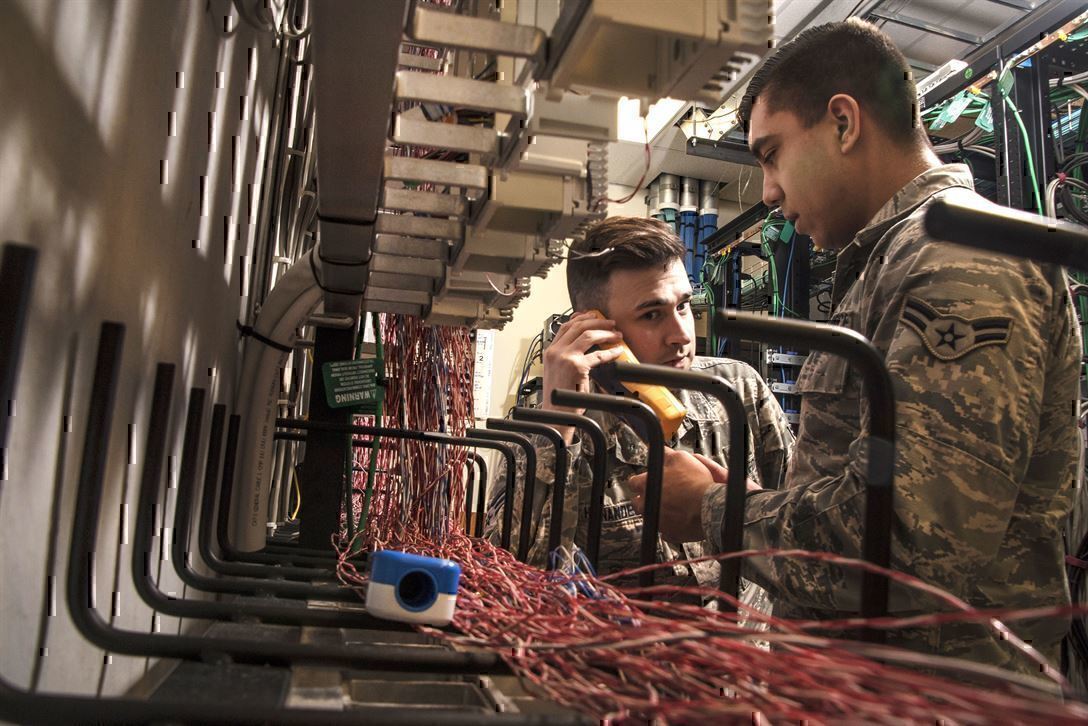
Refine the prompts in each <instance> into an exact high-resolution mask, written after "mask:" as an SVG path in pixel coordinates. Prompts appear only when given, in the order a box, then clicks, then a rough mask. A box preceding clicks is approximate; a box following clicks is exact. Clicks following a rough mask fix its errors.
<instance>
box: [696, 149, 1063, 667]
mask: <svg viewBox="0 0 1088 726" xmlns="http://www.w3.org/2000/svg"><path fill="white" fill-rule="evenodd" d="M937 198H947V199H955V200H956V201H958V202H961V203H964V202H966V203H970V204H973V205H977V206H980V207H981V206H988V205H989V203H988V202H986V201H985V200H984V199H982V198H981V197H979V196H978V195H976V194H975V193H974V191H973V189H972V188H971V175H970V173H969V172H968V169H967V168H966V167H964V166H961V165H949V166H942V167H938V168H935V169H932V170H930V171H928V172H926V173H924V174H922V175H920V176H919V177H917V178H916V179H915V180H914V181H913V182H911V183H910V184H909V185H907V186H906V187H904V188H903V189H902V190H900V192H898V193H897V194H896V195H895V196H894V197H893V198H892V199H891V200H889V201H888V203H887V204H886V205H885V206H884V207H883V208H882V209H881V210H880V212H879V213H878V214H877V215H876V217H875V218H874V219H873V220H872V221H871V223H870V224H869V226H868V227H866V228H865V229H864V230H862V231H861V232H860V233H859V234H858V235H857V236H856V238H855V239H854V240H853V242H852V243H851V244H850V245H848V246H847V247H846V248H845V249H843V250H842V251H841V252H840V253H839V257H838V262H837V266H836V271H835V279H834V290H833V308H832V309H833V318H832V321H833V322H835V323H837V324H839V325H844V326H846V327H849V328H852V329H853V330H856V331H857V332H859V333H861V334H862V335H865V336H867V337H868V338H869V339H870V340H872V341H873V343H874V345H875V346H876V347H877V348H878V349H879V350H880V352H881V353H882V354H883V355H884V358H885V361H886V364H887V366H888V369H889V371H890V372H891V377H892V380H893V382H894V387H895V398H896V405H897V413H896V423H897V427H896V436H897V441H896V461H895V520H894V522H893V525H892V536H893V540H892V566H893V567H894V568H896V569H898V570H901V571H903V572H907V573H910V574H913V575H916V576H918V577H920V578H921V579H923V580H925V581H927V582H930V583H933V584H935V585H938V586H940V587H942V588H944V589H946V590H949V591H951V592H952V593H954V594H955V595H957V596H959V597H961V598H963V599H964V600H966V601H967V602H969V603H971V604H972V605H974V606H975V607H979V608H1022V607H1023V608H1026V607H1035V606H1046V605H1060V604H1063V603H1068V602H1069V593H1068V586H1067V582H1066V575H1065V571H1064V567H1063V554H1064V553H1063V545H1062V536H1061V527H1062V522H1063V520H1064V519H1065V517H1066V515H1067V513H1068V511H1069V509H1070V506H1071V502H1072V494H1073V486H1074V483H1075V477H1076V473H1075V469H1076V463H1077V458H1078V442H1077V425H1076V417H1077V405H1078V404H1077V400H1078V395H1077V394H1078V391H1077V386H1078V371H1077V366H1078V361H1079V359H1080V350H1081V349H1080V343H1079V338H1078V336H1079V331H1078V329H1077V328H1076V327H1075V320H1076V319H1075V317H1074V314H1073V308H1072V303H1071V300H1070V296H1069V292H1068V285H1067V280H1066V276H1065V273H1064V272H1063V271H1062V270H1061V269H1059V268H1057V267H1054V266H1046V265H1037V264H1035V263H1032V262H1028V261H1024V260H1019V259H1014V258H1011V257H1004V256H1000V255H994V254H991V253H988V252H982V251H976V250H973V249H969V248H966V247H960V246H956V245H952V244H948V243H942V242H939V241H935V240H933V239H931V238H929V237H928V236H927V235H926V233H925V231H924V229H923V227H922V215H923V211H924V209H925V206H926V204H927V203H929V202H930V201H931V200H933V199H937ZM1040 244H1045V240H1040ZM859 383H860V381H859V377H858V376H857V374H856V373H855V372H854V371H852V370H850V369H849V368H848V366H847V365H846V362H845V361H844V360H843V359H841V358H838V357H833V356H830V355H827V354H823V353H813V354H812V355H810V356H809V358H808V361H807V362H806V364H805V366H804V368H803V369H802V371H801V374H800V375H799V377H798V381H797V385H798V388H799V389H800V391H801V393H802V396H803V399H802V400H803V403H802V408H801V424H800V430H799V433H798V440H797V445H796V450H795V453H794V456H793V459H792V464H791V466H790V469H789V472H788V474H787V477H786V485H785V487H783V489H782V491H778V492H760V493H753V494H750V495H749V497H748V499H747V502H746V507H745V520H746V524H745V542H744V544H745V547H749V548H755V549H762V548H768V547H781V548H795V547H796V548H801V549H806V550H823V551H828V552H835V553H841V554H844V555H849V556H853V557H858V556H860V542H861V534H862V521H863V514H864V493H863V486H864V483H863V472H864V471H865V461H866V459H865V454H866V450H867V447H866V445H865V438H864V437H863V435H862V431H863V430H864V425H865V422H866V420H867V417H868V415H869V412H868V406H867V404H866V401H865V400H864V397H863V396H862V395H861V390H860V385H859ZM723 504H724V493H723V492H722V491H721V490H720V488H715V489H712V490H710V491H709V492H708V493H707V495H706V497H705V498H704V502H703V525H704V529H705V530H706V532H707V533H708V535H710V536H711V537H714V536H715V535H716V533H717V526H718V523H720V521H721V516H722V509H723ZM712 542H713V543H714V546H715V547H717V546H719V545H720V542H719V541H716V540H712ZM745 576H747V577H749V578H751V579H753V580H754V581H756V582H758V583H759V584H761V585H763V586H764V587H765V588H767V589H768V590H769V591H770V593H771V597H772V599H773V600H774V602H775V611H776V614H780V615H786V616H795V617H825V618H826V617H831V616H835V615H837V614H842V613H848V612H856V608H857V607H858V599H859V598H858V594H859V579H860V578H858V577H855V576H853V575H852V574H849V575H848V574H847V573H845V572H844V571H843V570H841V569H839V568H835V567H829V566H826V565H817V564H814V563H805V562H801V561H799V560H788V559H775V560H773V561H769V560H768V559H767V558H764V559H761V560H758V561H755V560H753V561H750V562H749V563H748V565H747V566H746V569H745ZM892 610H893V611H894V612H895V613H897V614H905V613H915V612H919V613H920V612H932V611H933V610H934V603H933V601H932V599H930V598H926V597H924V596H918V595H916V594H915V593H913V592H908V591H905V590H904V589H902V588H899V587H897V586H893V588H892ZM1066 625H1067V624H1066V623H1065V622H1063V621H1061V620H1045V621H1021V622H1017V623H1013V624H1012V625H1011V627H1012V629H1013V630H1014V631H1016V632H1017V633H1018V634H1019V635H1020V636H1021V637H1022V638H1023V639H1024V640H1026V641H1028V642H1029V643H1032V644H1033V645H1034V646H1035V647H1036V648H1037V649H1038V650H1040V651H1042V652H1043V653H1044V654H1045V655H1046V656H1048V657H1049V658H1051V659H1052V660H1054V659H1056V658H1057V656H1058V648H1059V644H1060V641H1061V638H1062V636H1063V635H1064V633H1065V630H1066ZM889 642H892V643H896V644H899V645H906V646H908V647H913V648H916V649H921V650H926V651H931V652H933V651H936V652H940V653H942V654H945V655H950V656H958V657H963V658H969V659H973V660H977V661H980V662H985V663H989V664H994V665H1002V666H1005V667H1009V668H1012V669H1015V670H1021V671H1023V672H1027V673H1032V674H1035V675H1037V674H1038V668H1037V666H1034V664H1030V663H1027V662H1025V659H1024V658H1023V657H1020V656H1017V655H1015V654H1014V653H1013V651H1012V650H1011V649H1010V648H1009V647H1007V646H1006V645H1004V644H1003V643H1002V642H1000V639H999V638H998V637H996V636H995V635H994V634H993V633H992V631H990V630H988V629H987V628H986V627H985V626H982V625H949V626H945V627H940V628H933V629H926V630H918V629H916V630H910V631H902V632H898V631H893V632H891V633H890V634H889Z"/></svg>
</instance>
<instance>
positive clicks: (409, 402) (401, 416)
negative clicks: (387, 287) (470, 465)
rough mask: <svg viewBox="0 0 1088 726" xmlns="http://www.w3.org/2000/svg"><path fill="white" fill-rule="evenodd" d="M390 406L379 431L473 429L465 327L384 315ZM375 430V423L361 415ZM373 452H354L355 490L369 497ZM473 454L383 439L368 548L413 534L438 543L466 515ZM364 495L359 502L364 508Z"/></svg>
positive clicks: (368, 527)
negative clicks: (383, 428)
mask: <svg viewBox="0 0 1088 726" xmlns="http://www.w3.org/2000/svg"><path fill="white" fill-rule="evenodd" d="M383 318H384V320H383V322H382V325H381V328H382V330H381V334H382V340H383V344H384V348H385V352H384V357H385V375H386V380H387V382H386V388H385V404H384V412H383V414H384V415H383V421H382V422H381V425H383V426H388V427H394V428H401V429H405V430H415V431H437V432H446V433H449V434H451V435H454V436H463V435H464V433H465V430H466V429H467V428H468V427H469V426H470V425H471V423H472V372H473V363H474V349H473V344H472V341H471V340H470V336H469V332H468V330H467V329H466V328H449V327H437V326H426V325H424V324H423V322H422V321H421V320H420V319H419V318H414V317H407V316H401V315H386V316H383ZM357 420H358V423H361V424H364V425H366V424H370V423H372V422H373V417H359V418H358V419H357ZM370 455H371V452H370V450H369V449H358V450H356V455H355V456H356V459H355V463H356V469H357V474H356V477H355V484H354V487H355V489H357V490H359V491H365V489H366V486H367V480H366V479H367V475H366V471H367V468H368V466H369V463H370ZM466 458H467V451H466V450H465V449H464V447H460V446H444V445H439V444H433V443H424V442H421V441H410V440H407V439H391V438H386V439H383V440H382V445H381V447H380V449H379V452H378V462H377V471H376V476H375V481H374V489H373V495H372V499H371V502H370V509H369V513H368V518H367V522H366V526H365V528H364V529H363V531H362V532H361V533H360V536H361V537H362V538H363V541H362V542H361V543H356V544H357V545H360V544H361V545H362V547H363V548H365V549H375V548H381V547H383V546H387V545H386V543H388V542H394V541H400V540H401V539H404V538H411V537H413V536H415V535H417V534H418V535H419V536H424V537H427V538H428V539H429V540H434V541H440V540H441V539H442V538H443V537H444V536H445V535H446V534H447V532H448V531H450V529H451V527H453V526H454V524H453V523H455V522H458V523H459V522H461V521H463V519H464V514H465V509H464V507H465V479H464V465H465V460H466ZM360 500H361V497H359V496H357V497H356V502H357V503H358V502H359V501H360Z"/></svg>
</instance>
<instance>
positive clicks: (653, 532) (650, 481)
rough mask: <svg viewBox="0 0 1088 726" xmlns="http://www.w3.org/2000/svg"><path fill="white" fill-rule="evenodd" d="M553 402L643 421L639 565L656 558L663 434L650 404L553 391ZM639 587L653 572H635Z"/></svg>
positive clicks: (647, 584)
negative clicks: (643, 486) (644, 445)
mask: <svg viewBox="0 0 1088 726" xmlns="http://www.w3.org/2000/svg"><path fill="white" fill-rule="evenodd" d="M552 403H553V404H555V405H556V406H569V407H571V408H593V409H599V410H601V411H608V412H609V413H614V414H617V415H629V416H635V417H637V418H638V419H639V420H641V421H642V422H643V423H644V424H645V428H646V432H647V438H648V439H649V440H648V441H647V442H646V443H647V444H648V446H649V453H648V454H647V457H646V500H645V508H644V510H643V515H642V542H641V544H640V546H639V566H640V567H645V566H646V565H652V564H654V563H655V562H656V561H657V533H658V530H659V528H660V526H661V473H662V469H663V467H664V464H665V434H664V432H662V430H661V422H660V421H658V420H657V415H656V414H655V413H654V412H653V409H651V408H650V407H649V406H647V405H646V404H645V403H643V402H642V401H639V400H637V399H634V398H624V397H622V396H609V395H606V394H603V393H581V392H578V391H566V390H562V389H559V390H555V391H552ZM638 584H639V587H652V586H653V584H654V571H653V570H646V571H644V572H640V573H639V575H638Z"/></svg>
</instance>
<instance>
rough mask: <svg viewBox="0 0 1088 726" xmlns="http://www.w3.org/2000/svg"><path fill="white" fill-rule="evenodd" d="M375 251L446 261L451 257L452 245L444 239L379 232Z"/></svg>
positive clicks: (375, 241) (375, 242) (375, 240)
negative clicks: (419, 237)
mask: <svg viewBox="0 0 1088 726" xmlns="http://www.w3.org/2000/svg"><path fill="white" fill-rule="evenodd" d="M374 252H375V253H379V254H383V255H398V256H400V257H422V258H424V259H428V260H441V261H443V262H445V261H447V260H448V258H449V254H450V246H449V243H448V242H446V241H444V240H438V239H418V238H416V237H403V236H400V235H392V234H379V235H378V236H377V237H376V238H375V239H374Z"/></svg>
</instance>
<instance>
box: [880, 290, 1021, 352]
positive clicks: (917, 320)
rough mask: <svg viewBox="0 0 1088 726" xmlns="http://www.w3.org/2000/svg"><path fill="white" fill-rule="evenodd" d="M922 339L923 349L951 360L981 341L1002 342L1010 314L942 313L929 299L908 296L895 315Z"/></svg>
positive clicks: (1006, 335)
mask: <svg viewBox="0 0 1088 726" xmlns="http://www.w3.org/2000/svg"><path fill="white" fill-rule="evenodd" d="M899 319H900V320H902V321H903V322H904V323H905V324H906V325H907V327H908V328H910V329H912V330H913V331H914V332H916V333H917V334H918V337H920V338H921V339H922V342H923V343H924V344H925V346H926V350H928V351H929V352H930V353H932V354H933V356H934V357H936V358H938V359H940V360H943V361H953V360H956V359H957V358H962V357H963V356H965V355H967V354H968V353H970V352H971V351H972V350H977V349H978V348H981V347H983V346H985V345H1005V344H1006V343H1008V342H1009V335H1010V333H1011V332H1012V319H1011V318H999V317H991V318H975V319H974V320H968V319H967V318H964V317H961V316H959V315H945V314H944V313H941V312H939V311H938V310H936V309H934V308H933V306H932V305H930V304H929V303H926V302H923V301H922V300H919V299H918V298H915V297H908V298H907V300H906V302H904V303H903V312H902V314H901V315H900V316H899Z"/></svg>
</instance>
